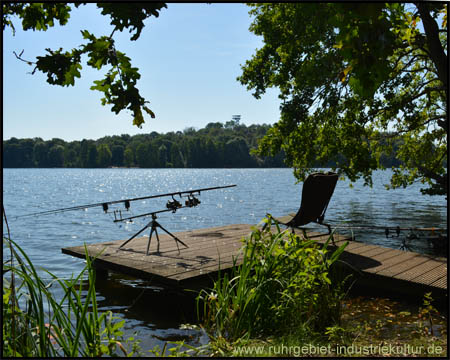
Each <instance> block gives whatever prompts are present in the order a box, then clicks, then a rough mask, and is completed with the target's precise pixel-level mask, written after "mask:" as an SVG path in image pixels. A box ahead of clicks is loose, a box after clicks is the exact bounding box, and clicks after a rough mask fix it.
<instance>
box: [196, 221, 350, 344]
mask: <svg viewBox="0 0 450 360" xmlns="http://www.w3.org/2000/svg"><path fill="white" fill-rule="evenodd" d="M264 221H265V222H268V223H269V224H268V225H269V226H267V227H266V228H265V230H261V229H259V228H254V229H253V232H252V233H251V235H250V236H249V237H248V238H245V239H244V240H243V241H244V245H243V247H242V249H241V252H240V254H239V255H238V256H241V257H242V264H241V265H240V266H234V267H233V269H232V270H231V272H230V273H224V272H222V273H220V274H219V277H218V279H217V281H216V282H215V283H214V286H213V288H212V289H210V290H202V291H201V292H200V294H199V296H198V297H197V308H198V310H197V311H198V313H199V314H201V315H202V317H203V323H204V326H205V328H206V329H207V331H208V332H209V333H210V334H211V336H213V337H224V338H226V339H228V340H229V341H232V340H236V339H244V338H254V337H258V336H264V335H268V334H283V333H284V334H285V333H286V332H290V331H291V330H292V329H300V328H302V329H305V331H304V332H305V333H306V332H308V331H314V332H317V331H319V332H320V331H322V332H323V331H325V329H326V328H327V327H329V326H332V325H333V324H336V323H339V319H340V301H341V299H342V297H343V295H344V292H343V288H342V285H343V280H340V281H336V282H334V283H332V282H331V280H330V276H329V274H330V271H331V268H332V266H333V264H334V263H335V262H336V261H338V258H339V255H340V254H341V253H342V252H343V251H344V248H345V246H346V245H347V244H344V245H342V246H340V247H339V248H337V249H336V250H334V251H333V252H331V251H330V250H329V249H328V245H329V243H330V240H331V237H330V238H329V239H328V241H327V242H326V243H325V245H324V246H320V245H319V244H317V242H315V241H314V240H308V239H304V238H302V237H299V236H297V235H295V234H293V233H291V232H289V231H287V230H286V231H281V230H280V227H279V226H278V224H277V223H273V222H272V218H271V217H270V216H268V217H267V218H266V219H264ZM272 227H274V228H275V231H274V232H272V230H271V228H272ZM237 260H238V258H235V259H234V265H237Z"/></svg>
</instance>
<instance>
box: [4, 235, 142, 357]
mask: <svg viewBox="0 0 450 360" xmlns="http://www.w3.org/2000/svg"><path fill="white" fill-rule="evenodd" d="M3 241H4V242H5V243H6V244H7V245H8V246H9V248H10V250H11V259H10V260H9V261H8V262H7V263H4V267H3V271H4V274H5V273H8V272H11V274H12V279H13V280H12V281H11V282H8V279H6V277H5V275H4V276H3V311H2V328H3V351H2V356H3V357H10V356H33V357H34V356H36V357H50V356H70V357H76V356H89V357H98V356H102V355H120V354H125V355H127V351H126V349H125V348H124V346H123V345H122V342H123V339H122V335H123V332H122V331H121V328H122V326H123V324H124V321H119V322H118V321H116V318H115V317H113V316H112V312H111V311H107V312H103V313H100V312H99V311H98V308H97V299H96V293H95V270H94V268H93V265H92V260H91V259H90V257H89V255H88V252H87V249H86V266H85V268H84V269H83V270H82V271H81V272H80V274H78V276H76V277H73V276H72V278H70V279H68V280H65V279H60V278H58V277H57V276H56V275H54V274H52V273H51V272H49V271H46V273H47V274H49V275H50V276H51V277H52V281H51V282H49V283H48V282H47V283H46V282H45V281H44V280H43V279H42V278H41V277H40V276H39V274H38V272H37V271H36V268H35V267H34V265H33V263H32V262H31V260H30V258H29V257H28V256H27V254H26V253H25V252H24V251H23V250H22V248H21V247H20V246H19V245H18V244H17V243H15V242H14V241H13V240H11V239H10V238H3ZM14 262H15V263H17V265H14ZM85 274H87V281H88V289H87V294H86V295H84V294H82V287H83V282H84V281H85V280H84V279H83V277H84V276H85ZM55 284H57V285H59V286H60V287H61V288H62V289H63V291H64V296H63V297H62V298H61V299H57V298H56V297H55V296H54V294H53V293H52V291H51V288H52V287H53V286H55ZM83 298H84V299H83ZM20 304H25V306H24V308H23V305H22V308H21V307H20V306H19V305H20ZM133 350H134V348H133Z"/></svg>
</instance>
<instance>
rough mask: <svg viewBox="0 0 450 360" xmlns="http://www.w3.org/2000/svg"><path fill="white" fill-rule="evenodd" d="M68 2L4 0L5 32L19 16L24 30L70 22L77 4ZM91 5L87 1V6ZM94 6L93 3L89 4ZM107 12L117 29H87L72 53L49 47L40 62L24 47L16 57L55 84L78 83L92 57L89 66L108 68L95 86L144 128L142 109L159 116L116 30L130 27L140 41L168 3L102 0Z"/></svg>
mask: <svg viewBox="0 0 450 360" xmlns="http://www.w3.org/2000/svg"><path fill="white" fill-rule="evenodd" d="M80 5H82V4H80V3H76V4H74V5H69V4H64V3H2V20H3V30H5V28H6V27H10V28H11V29H12V31H13V35H14V34H15V31H16V29H15V26H14V22H13V20H14V18H15V17H18V18H19V19H21V22H22V28H23V30H30V29H31V30H33V31H34V30H40V31H45V30H47V29H48V28H49V27H52V26H54V24H55V22H56V21H58V22H59V24H60V25H65V24H67V22H68V20H69V18H70V12H71V10H72V6H75V7H79V6H80ZM83 5H86V4H83ZM89 6H90V5H89ZM97 7H98V8H99V9H101V14H102V15H104V16H109V17H110V18H111V25H112V26H113V30H112V32H111V34H110V35H109V36H107V35H104V36H101V37H96V36H94V35H93V34H91V33H89V31H87V30H81V34H82V36H83V39H85V40H86V41H87V43H85V44H81V45H80V46H79V47H78V48H74V49H72V50H70V51H63V49H62V48H60V49H57V50H51V49H49V48H47V49H46V51H47V54H46V55H44V56H38V57H37V58H36V61H30V60H25V59H23V58H22V54H23V51H22V52H21V53H20V54H19V55H17V54H15V55H16V57H17V58H18V59H20V60H22V61H24V62H25V63H27V64H28V65H30V66H34V70H33V71H32V74H34V73H35V72H36V70H38V71H41V72H43V73H44V74H46V75H47V82H48V83H49V84H52V85H60V86H69V85H72V86H73V85H74V84H75V78H76V77H77V78H79V77H81V74H80V70H81V69H82V65H81V57H82V55H87V57H88V61H87V65H89V66H91V67H92V68H94V69H97V70H100V69H102V68H103V67H108V71H107V72H106V75H105V76H104V78H103V79H100V80H96V81H94V84H95V85H93V86H92V87H91V89H92V90H98V91H100V92H102V93H103V94H104V97H103V98H102V105H105V104H111V105H113V106H112V111H113V112H115V113H116V114H118V113H119V112H120V111H122V110H124V109H128V110H130V111H131V112H132V113H133V124H134V125H136V126H138V127H141V126H142V124H143V123H144V117H143V115H142V111H145V112H146V113H148V114H149V115H150V116H151V117H152V118H154V117H155V114H154V113H153V112H152V111H151V110H150V109H149V108H148V107H147V106H146V103H148V101H146V100H145V99H144V98H143V97H142V96H141V95H140V94H139V90H138V88H137V87H136V82H137V80H138V79H139V78H140V77H141V76H140V74H139V72H138V69H137V68H135V67H132V66H131V62H130V58H128V57H127V56H126V55H125V54H124V53H123V52H121V51H119V50H117V49H116V47H115V43H114V38H113V35H114V33H115V32H116V31H117V30H118V31H122V30H123V29H125V28H126V29H129V31H130V33H132V32H134V34H133V35H132V36H131V38H130V40H132V41H134V40H137V39H138V38H139V36H140V34H141V31H142V29H143V28H144V26H145V25H144V20H145V19H147V18H148V17H151V16H155V17H158V16H159V11H161V9H162V8H164V7H167V6H166V5H165V4H164V3H157V2H144V3H98V4H97Z"/></svg>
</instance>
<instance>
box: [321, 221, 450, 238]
mask: <svg viewBox="0 0 450 360" xmlns="http://www.w3.org/2000/svg"><path fill="white" fill-rule="evenodd" d="M330 226H333V227H335V228H336V229H350V230H367V229H374V230H384V233H385V235H386V238H388V237H389V235H390V233H391V232H394V233H395V234H396V235H397V237H399V236H400V231H410V232H414V231H419V232H420V231H430V232H431V233H434V232H437V233H442V232H444V233H447V229H443V228H437V227H424V228H419V227H400V226H377V225H357V226H352V225H337V224H335V225H331V224H330ZM391 237H394V235H392V236H391Z"/></svg>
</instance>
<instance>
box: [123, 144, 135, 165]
mask: <svg viewBox="0 0 450 360" xmlns="http://www.w3.org/2000/svg"><path fill="white" fill-rule="evenodd" d="M123 156H124V162H125V166H128V167H131V166H133V165H134V153H133V149H132V148H131V147H129V146H127V148H126V149H125V152H124V155H123Z"/></svg>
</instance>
